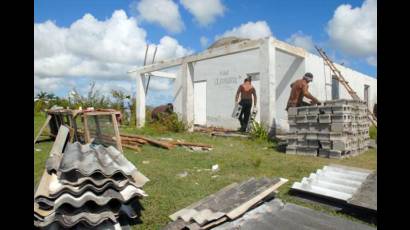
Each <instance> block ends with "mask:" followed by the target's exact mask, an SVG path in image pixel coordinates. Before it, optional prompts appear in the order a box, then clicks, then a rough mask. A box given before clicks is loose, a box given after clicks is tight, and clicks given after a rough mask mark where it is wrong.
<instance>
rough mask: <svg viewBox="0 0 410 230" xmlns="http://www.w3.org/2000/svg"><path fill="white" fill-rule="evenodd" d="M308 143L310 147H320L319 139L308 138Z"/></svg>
mask: <svg viewBox="0 0 410 230" xmlns="http://www.w3.org/2000/svg"><path fill="white" fill-rule="evenodd" d="M307 143H308V147H309V148H315V149H318V148H319V141H318V140H307Z"/></svg>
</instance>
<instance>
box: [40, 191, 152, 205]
mask: <svg viewBox="0 0 410 230" xmlns="http://www.w3.org/2000/svg"><path fill="white" fill-rule="evenodd" d="M136 196H138V197H142V196H147V195H146V194H145V192H144V191H142V190H141V189H139V188H136V187H134V186H133V185H128V186H126V187H125V188H124V189H123V190H121V191H117V190H114V189H107V190H105V191H104V192H103V193H102V194H99V195H96V194H94V193H93V192H91V191H87V192H85V193H83V194H82V195H81V196H80V197H74V196H73V195H71V194H68V193H64V194H62V195H61V196H59V197H58V198H57V199H56V200H54V201H53V200H51V199H47V198H43V199H41V198H39V199H37V203H38V204H39V205H40V207H42V208H44V207H46V208H44V209H48V208H51V207H53V208H54V209H58V208H59V207H60V206H61V205H63V204H70V205H71V206H73V207H77V208H79V207H81V206H83V205H84V204H85V203H86V202H88V201H93V202H95V203H96V204H97V205H99V206H103V205H106V204H107V203H108V202H109V201H111V200H113V199H115V200H118V201H120V202H121V203H126V202H127V201H128V200H130V199H132V198H134V197H136ZM50 206H51V207H50Z"/></svg>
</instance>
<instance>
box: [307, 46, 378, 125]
mask: <svg viewBox="0 0 410 230" xmlns="http://www.w3.org/2000/svg"><path fill="white" fill-rule="evenodd" d="M315 48H316V50H317V51H318V52H319V54H320V56H321V57H322V58H323V61H324V62H325V64H326V65H327V66H329V68H330V70H331V71H332V72H333V74H334V77H335V79H336V80H337V81H339V82H340V83H342V85H343V86H344V87H345V89H346V90H347V92H348V93H349V94H350V96H351V97H352V98H353V99H354V100H361V99H360V97H359V96H358V95H357V93H356V92H355V91H354V90H353V89H352V87H350V85H349V82H347V81H346V80H345V78H344V77H343V75H342V73H341V72H340V70H338V69H337V68H336V66H335V65H334V64H333V62H332V60H330V59H329V57H328V56H327V55H326V53H325V52H324V51H323V50H322V49H320V48H318V47H317V46H315ZM367 117H368V118H369V120H370V122H371V123H372V124H373V125H374V126H375V127H376V128H377V118H376V116H375V115H374V114H373V113H372V111H371V110H370V109H369V108H368V109H367Z"/></svg>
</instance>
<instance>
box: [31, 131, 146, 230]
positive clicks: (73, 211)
mask: <svg viewBox="0 0 410 230" xmlns="http://www.w3.org/2000/svg"><path fill="white" fill-rule="evenodd" d="M68 133H69V129H68V128H67V127H65V126H60V129H59V132H58V134H57V137H56V140H55V142H54V145H53V146H52V149H51V151H50V156H49V158H48V160H47V162H46V170H45V171H44V173H43V176H42V177H41V179H40V183H39V185H38V187H37V190H36V192H35V194H34V225H35V226H36V227H37V228H40V229H43V228H46V229H66V228H70V229H77V227H81V226H83V225H84V224H85V225H88V226H90V228H93V229H121V227H122V226H121V224H120V221H119V220H120V219H126V220H127V221H132V222H134V223H135V222H138V221H140V220H139V218H140V216H141V210H143V208H142V206H141V204H140V201H139V200H140V199H141V198H142V197H144V196H147V194H146V193H145V192H144V191H143V190H142V186H143V185H144V184H145V183H146V182H148V181H149V179H148V178H146V177H145V176H144V175H143V174H141V173H140V172H139V171H138V170H137V169H136V167H135V166H134V165H133V164H132V163H131V162H130V161H128V160H127V159H126V158H125V156H124V155H123V154H122V153H121V152H120V151H119V150H117V149H116V148H114V147H113V146H110V147H104V146H102V145H93V144H85V145H82V144H80V143H79V142H74V143H67V145H66V146H65V147H64V145H65V142H66V140H67V138H68ZM114 201H115V202H116V203H118V204H119V205H116V206H113V205H112V203H113V202H114ZM95 204H97V206H96V205H95Z"/></svg>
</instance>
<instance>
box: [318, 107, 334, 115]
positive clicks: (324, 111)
mask: <svg viewBox="0 0 410 230" xmlns="http://www.w3.org/2000/svg"><path fill="white" fill-rule="evenodd" d="M332 113H333V112H332V106H321V107H319V114H332Z"/></svg>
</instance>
